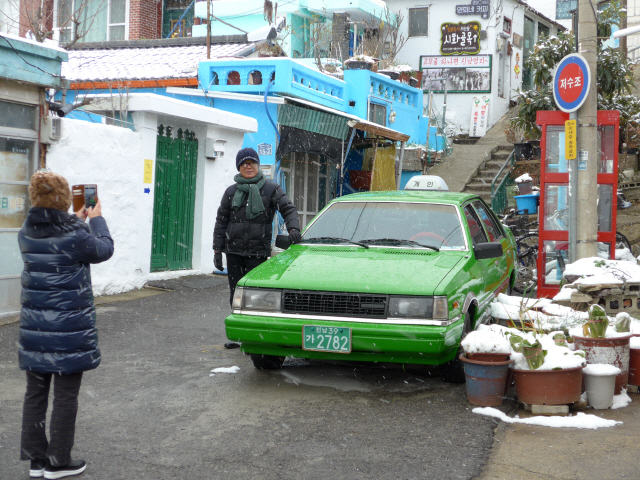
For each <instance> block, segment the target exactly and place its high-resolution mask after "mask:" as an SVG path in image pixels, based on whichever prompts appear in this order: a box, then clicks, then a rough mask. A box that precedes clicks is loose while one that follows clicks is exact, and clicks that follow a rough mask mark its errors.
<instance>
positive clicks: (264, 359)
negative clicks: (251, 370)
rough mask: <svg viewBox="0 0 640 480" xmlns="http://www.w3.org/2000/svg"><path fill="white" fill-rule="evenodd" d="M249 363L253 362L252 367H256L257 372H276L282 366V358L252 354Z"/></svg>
mask: <svg viewBox="0 0 640 480" xmlns="http://www.w3.org/2000/svg"><path fill="white" fill-rule="evenodd" d="M251 361H252V362H253V366H254V367H256V368H257V369H258V370H278V369H280V368H282V364H283V363H284V357H277V356H275V355H262V354H259V353H252V354H251Z"/></svg>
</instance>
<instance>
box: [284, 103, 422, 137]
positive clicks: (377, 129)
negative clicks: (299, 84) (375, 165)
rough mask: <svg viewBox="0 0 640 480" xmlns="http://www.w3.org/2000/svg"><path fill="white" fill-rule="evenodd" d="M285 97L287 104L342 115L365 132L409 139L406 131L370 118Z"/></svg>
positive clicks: (350, 123) (349, 124)
mask: <svg viewBox="0 0 640 480" xmlns="http://www.w3.org/2000/svg"><path fill="white" fill-rule="evenodd" d="M283 98H284V99H285V100H286V102H287V104H297V105H302V106H307V107H312V108H315V109H317V110H322V111H323V112H327V113H329V114H331V115H333V116H335V117H342V118H344V119H345V120H347V122H346V123H347V124H348V127H350V128H353V127H355V128H356V129H357V130H363V131H365V132H368V133H371V134H374V135H378V136H380V137H383V138H387V139H389V140H393V141H394V142H406V141H408V140H409V135H405V134H404V133H400V132H398V131H396V130H393V129H391V128H387V127H384V126H382V125H378V124H377V123H373V122H369V121H368V120H363V119H362V118H359V117H356V116H355V115H351V114H349V113H344V112H341V111H340V110H336V109H335V108H330V107H325V106H324V105H320V104H318V103H314V102H310V101H309V100H302V99H300V98H294V97H288V96H283ZM282 107H284V105H281V106H280V107H279V108H282ZM306 110H308V109H306ZM278 121H280V114H278ZM289 126H293V127H296V126H295V125H289ZM296 128H300V127H296ZM316 133H320V132H316ZM337 138H339V137H337ZM344 138H346V137H344ZM344 138H342V139H344Z"/></svg>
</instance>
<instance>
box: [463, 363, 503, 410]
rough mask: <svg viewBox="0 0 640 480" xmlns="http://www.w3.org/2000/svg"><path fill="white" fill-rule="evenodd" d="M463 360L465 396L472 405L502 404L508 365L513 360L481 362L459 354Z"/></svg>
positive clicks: (491, 405) (488, 405)
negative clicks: (465, 384)
mask: <svg viewBox="0 0 640 480" xmlns="http://www.w3.org/2000/svg"><path fill="white" fill-rule="evenodd" d="M460 360H461V361H462V362H464V376H465V379H466V382H467V398H468V399H469V403H471V404H472V405H479V406H481V407H495V406H497V405H501V404H502V399H503V398H504V394H505V391H506V389H507V386H508V385H507V377H508V375H509V365H510V364H511V363H512V362H513V360H504V361H501V362H482V361H480V360H472V359H470V358H465V357H464V355H460Z"/></svg>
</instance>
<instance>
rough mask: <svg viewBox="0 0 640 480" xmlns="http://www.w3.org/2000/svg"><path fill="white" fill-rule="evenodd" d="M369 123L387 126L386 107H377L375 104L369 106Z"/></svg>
mask: <svg viewBox="0 0 640 480" xmlns="http://www.w3.org/2000/svg"><path fill="white" fill-rule="evenodd" d="M369 121H370V122H373V123H377V124H378V125H382V126H383V127H386V126H387V107H385V106H384V105H378V104H377V103H371V104H370V105H369Z"/></svg>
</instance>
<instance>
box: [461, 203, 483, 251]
mask: <svg viewBox="0 0 640 480" xmlns="http://www.w3.org/2000/svg"><path fill="white" fill-rule="evenodd" d="M464 216H465V217H466V218H467V223H468V224H469V231H470V232H471V243H472V244H473V246H474V247H475V246H476V245H477V244H479V243H486V242H487V236H486V235H485V234H484V230H483V229H482V227H481V226H480V219H479V218H478V217H477V216H476V212H475V211H474V210H473V208H472V207H471V205H467V206H466V207H464Z"/></svg>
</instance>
